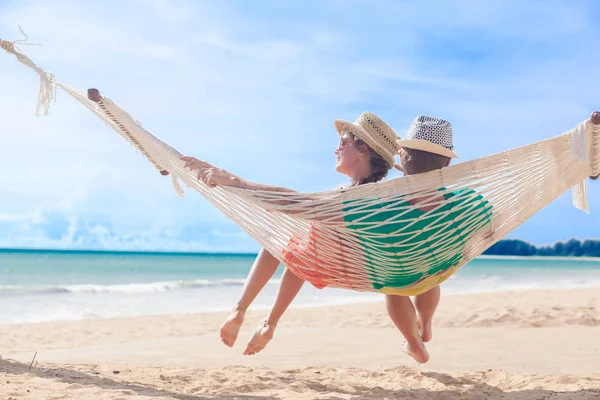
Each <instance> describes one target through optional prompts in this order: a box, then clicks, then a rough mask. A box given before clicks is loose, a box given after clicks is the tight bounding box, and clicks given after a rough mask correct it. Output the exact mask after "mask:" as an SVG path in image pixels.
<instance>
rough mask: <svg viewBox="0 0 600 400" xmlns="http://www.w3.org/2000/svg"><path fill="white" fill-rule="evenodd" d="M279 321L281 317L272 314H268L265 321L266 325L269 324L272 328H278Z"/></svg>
mask: <svg viewBox="0 0 600 400" xmlns="http://www.w3.org/2000/svg"><path fill="white" fill-rule="evenodd" d="M278 322H279V318H273V317H271V316H268V317H267V318H265V320H264V322H263V323H264V324H265V326H268V327H270V328H276V327H277V323H278Z"/></svg>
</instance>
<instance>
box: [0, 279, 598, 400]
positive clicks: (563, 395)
mask: <svg viewBox="0 0 600 400" xmlns="http://www.w3.org/2000/svg"><path fill="white" fill-rule="evenodd" d="M263 314H264V313H263V312H262V311H254V312H252V311H251V312H249V314H248V317H247V320H246V324H245V326H244V328H243V329H242V332H241V334H240V338H239V339H238V342H237V344H236V346H235V347H234V348H233V349H230V348H227V347H225V346H224V345H222V344H221V343H220V341H219V337H218V328H219V327H220V324H221V322H222V320H223V319H224V317H225V314H222V313H209V314H186V315H168V316H151V317H135V318H118V319H96V320H85V321H76V322H48V323H37V324H18V325H15V324H13V325H2V326H0V338H1V339H0V349H2V353H1V356H2V359H1V360H0V378H1V382H2V385H1V386H0V398H2V399H11V398H12V399H128V398H133V397H135V398H141V399H157V398H160V399H163V398H164V399H213V398H214V399H363V398H364V399H396V398H397V399H404V398H410V399H454V398H460V399H501V398H502V399H595V398H600V343H599V342H598V338H600V289H598V288H589V289H578V290H537V291H517V292H501V293H486V294H476V295H452V296H444V297H443V299H442V304H441V306H440V308H439V311H438V314H437V319H436V320H435V322H434V338H433V341H432V342H431V343H430V344H429V345H428V349H429V352H430V353H431V361H430V362H429V363H427V364H424V365H419V364H417V363H415V362H414V361H412V360H411V359H410V358H408V357H407V356H405V355H404V354H403V353H402V352H401V351H400V345H401V343H402V338H401V336H400V334H399V333H398V332H397V331H396V330H395V329H394V328H393V327H392V325H391V322H390V321H389V320H388V318H387V315H386V313H385V309H384V307H383V303H366V304H357V305H344V306H335V307H318V308H299V309H293V310H290V312H289V313H288V315H287V316H286V317H284V319H283V321H282V322H281V324H280V326H279V327H278V331H277V332H276V335H275V338H274V340H273V341H272V342H271V343H270V345H269V346H268V347H267V349H265V350H264V351H263V352H262V353H260V354H259V355H257V356H253V357H247V356H242V355H241V352H242V351H243V349H244V345H245V343H246V341H247V340H248V339H249V338H250V336H251V334H252V332H253V330H254V328H255V326H256V325H257V324H258V322H259V321H260V318H261V317H262V316H263ZM36 352H37V354H36ZM34 354H36V355H35V361H34V362H33V364H32V363H31V362H32V359H33V357H34ZM30 364H32V365H31V367H30Z"/></svg>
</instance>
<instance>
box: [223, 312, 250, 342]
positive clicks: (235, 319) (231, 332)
mask: <svg viewBox="0 0 600 400" xmlns="http://www.w3.org/2000/svg"><path fill="white" fill-rule="evenodd" d="M245 315H246V311H245V310H234V311H233V312H232V313H231V314H230V315H229V318H227V320H226V321H225V323H224V324H223V326H222V327H221V341H222V342H223V343H224V344H225V346H229V347H233V345H234V344H235V341H236V340H237V337H238V334H239V333H240V328H241V327H242V324H243V323H244V316H245Z"/></svg>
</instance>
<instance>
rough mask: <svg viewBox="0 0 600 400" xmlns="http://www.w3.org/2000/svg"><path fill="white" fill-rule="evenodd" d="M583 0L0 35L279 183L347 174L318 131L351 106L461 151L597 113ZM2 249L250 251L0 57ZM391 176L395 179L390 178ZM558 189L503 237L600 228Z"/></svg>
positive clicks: (0, 7) (200, 150)
mask: <svg viewBox="0 0 600 400" xmlns="http://www.w3.org/2000/svg"><path fill="white" fill-rule="evenodd" d="M598 21H600V5H598V4H597V3H595V2H594V1H577V2H572V1H551V0H548V1H528V2H521V1H511V0H502V1H488V2H483V1H463V0H460V1H459V0H456V1H448V0H444V1H441V0H440V1H385V0H381V1H377V2H373V1H357V0H356V1H353V0H347V1H341V0H340V1H324V0H323V1H302V2H294V3H292V2H284V1H275V0H273V1H261V2H242V1H210V2H209V1H183V0H181V1H162V0H153V1H146V0H144V1H142V0H139V1H136V0H129V1H122V2H121V1H119V2H117V1H105V2H91V1H90V2H80V1H68V0H63V1H60V2H46V1H8V2H6V1H4V2H1V3H0V38H2V39H9V40H16V39H20V38H21V36H20V33H19V31H18V26H19V25H21V26H22V27H23V29H24V30H25V31H26V32H27V34H28V35H29V39H30V41H31V42H33V43H41V44H43V46H41V47H38V46H22V47H21V48H22V49H23V50H24V51H25V53H26V54H27V55H29V56H30V57H31V58H32V59H34V60H35V61H36V62H37V63H38V64H39V65H40V66H42V67H43V68H45V69H46V70H49V71H52V72H53V73H54V74H55V75H56V77H57V78H58V79H59V80H60V81H62V82H63V83H65V84H67V85H69V86H72V87H76V88H79V89H82V90H85V89H87V88H88V87H97V88H99V89H100V91H101V92H102V93H104V94H106V95H107V96H109V97H110V98H112V99H113V100H114V101H116V102H117V104H119V105H121V106H123V107H124V108H125V109H127V110H128V111H129V112H130V113H131V114H132V115H134V116H135V117H136V118H137V119H139V120H140V121H142V122H143V123H144V126H145V127H146V128H147V129H149V130H150V131H151V132H153V133H155V134H156V135H157V136H159V137H160V138H161V139H163V140H165V141H166V142H167V143H169V144H171V145H173V146H174V147H176V148H177V149H178V150H180V151H182V152H184V153H187V154H190V155H194V156H198V157H201V158H204V159H207V160H209V161H211V162H213V163H214V164H216V165H218V166H221V167H223V168H226V169H229V170H231V171H233V172H235V173H238V174H239V175H241V176H242V177H244V178H247V179H250V180H255V181H259V182H262V183H270V184H274V185H282V186H287V187H291V188H293V189H297V190H325V189H330V188H332V187H335V186H336V185H339V184H343V183H346V181H345V179H344V177H342V176H340V175H338V174H336V172H335V171H334V169H333V167H334V162H335V159H334V155H333V150H334V148H335V146H336V145H337V141H338V138H337V134H336V133H335V130H334V128H333V123H332V121H333V120H334V119H336V118H344V119H348V120H354V119H355V118H356V117H357V116H358V115H359V114H360V113H361V112H362V111H365V110H369V111H372V112H375V113H376V114H377V115H379V116H380V117H382V118H383V119H385V120H386V121H387V122H388V123H389V124H390V125H391V126H392V127H393V128H394V129H395V130H396V132H397V133H398V134H399V135H401V136H402V135H403V133H404V132H405V131H406V129H407V128H408V126H409V125H410V123H411V121H412V119H413V118H415V117H416V116H417V115H419V114H430V115H435V116H439V117H442V118H446V119H448V120H450V121H451V122H452V123H453V126H454V135H455V147H456V150H457V152H458V153H459V154H460V155H461V158H462V160H469V159H473V158H477V157H482V156H485V155H489V154H492V153H496V152H500V151H503V150H506V149H510V148H513V147H516V146H520V145H524V144H528V143H531V142H534V141H537V140H541V139H544V138H547V137H551V136H555V135H559V134H561V133H563V132H564V131H566V130H568V129H570V128H572V127H574V126H575V125H577V124H578V123H579V122H580V121H582V120H584V119H586V118H587V117H588V116H589V114H590V112H591V111H593V110H594V109H595V108H599V107H600V90H599V89H600V84H598V82H597V70H598V66H599V65H600V53H598V52H597V51H595V50H597V40H598V38H599V37H600V23H599V22H598ZM0 76H1V77H2V80H1V82H2V89H1V91H0V110H2V111H1V115H2V117H3V118H2V122H1V123H0V135H1V138H2V146H1V147H0V170H2V171H3V173H2V174H1V175H0V246H1V247H43V248H107V249H144V250H183V251H185V250H189V251H255V250H257V248H258V247H257V245H256V244H255V243H254V242H253V240H252V239H250V238H248V237H247V236H246V235H245V234H244V233H243V232H242V231H241V230H240V229H239V228H237V227H236V226H235V225H234V224H233V223H231V222H229V220H227V219H226V218H225V217H224V216H223V215H221V214H220V213H219V212H216V211H215V209H214V208H213V207H212V206H210V205H209V204H208V203H207V202H205V201H204V200H203V199H202V198H201V196H200V195H199V194H197V193H191V192H188V196H187V197H186V198H184V199H180V198H178V197H177V196H176V195H175V193H174V191H173V190H172V187H171V184H170V180H169V179H165V178H163V177H161V176H160V175H158V174H157V173H156V172H155V171H154V170H153V168H151V167H150V166H149V165H148V163H147V162H146V161H145V160H144V159H143V158H142V157H141V156H140V155H138V154H136V153H135V152H134V151H133V150H132V149H131V147H129V146H128V145H127V144H125V143H124V142H123V141H122V139H121V138H120V137H118V136H117V135H116V134H115V133H114V132H113V131H111V130H109V129H107V128H106V127H104V126H103V125H102V123H101V122H100V121H99V120H98V119H97V118H96V117H95V116H93V115H92V114H91V113H89V112H88V111H87V110H86V109H85V108H84V107H82V106H81V105H80V104H78V103H76V102H75V101H73V100H72V99H70V98H68V97H67V96H66V94H64V93H60V92H59V94H58V101H57V103H56V104H52V105H51V109H50V115H49V116H48V117H40V118H36V117H35V116H34V108H35V103H36V96H37V85H38V79H37V78H36V76H35V74H34V73H33V72H32V71H30V70H28V69H27V68H25V67H23V66H22V65H21V64H19V63H18V62H17V61H16V60H15V59H14V57H9V56H8V55H2V57H0ZM391 176H392V177H394V176H398V173H392V174H391ZM589 183H590V184H589V185H588V195H589V201H590V208H591V214H590V215H587V214H585V213H583V212H581V211H579V210H576V209H574V208H573V206H572V205H571V194H570V192H567V193H566V194H565V195H563V196H562V197H561V198H559V199H558V200H557V201H556V202H554V203H553V204H551V205H550V206H548V207H547V208H545V209H544V210H542V211H541V212H540V213H538V214H537V215H536V216H534V217H533V218H531V219H530V220H529V221H528V222H527V223H526V224H525V225H523V226H522V227H520V228H519V229H517V230H516V231H514V232H513V233H512V234H511V235H510V237H515V238H523V239H525V240H529V241H531V242H533V243H536V244H546V243H553V242H555V241H557V240H567V239H569V238H571V237H580V238H592V237H596V238H597V237H599V236H600V230H599V229H598V226H600V183H598V182H589Z"/></svg>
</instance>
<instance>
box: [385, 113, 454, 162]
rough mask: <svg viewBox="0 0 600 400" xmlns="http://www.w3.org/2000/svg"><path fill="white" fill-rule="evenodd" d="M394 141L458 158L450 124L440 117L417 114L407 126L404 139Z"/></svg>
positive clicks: (399, 144)
mask: <svg viewBox="0 0 600 400" xmlns="http://www.w3.org/2000/svg"><path fill="white" fill-rule="evenodd" d="M396 143H397V144H398V146H400V147H404V148H407V149H415V150H422V151H427V152H429V153H434V154H439V155H442V156H445V157H449V158H459V157H458V155H456V153H455V152H454V144H453V142H452V125H451V124H450V122H448V121H446V120H443V119H440V118H435V117H428V116H426V115H419V116H418V117H417V118H415V120H414V121H413V123H412V125H411V126H410V128H408V132H406V136H405V138H404V140H397V141H396Z"/></svg>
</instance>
